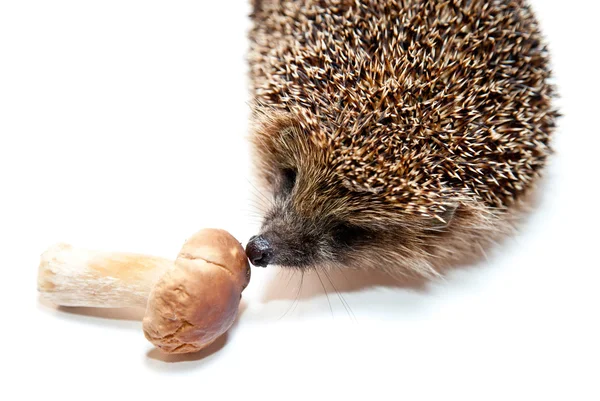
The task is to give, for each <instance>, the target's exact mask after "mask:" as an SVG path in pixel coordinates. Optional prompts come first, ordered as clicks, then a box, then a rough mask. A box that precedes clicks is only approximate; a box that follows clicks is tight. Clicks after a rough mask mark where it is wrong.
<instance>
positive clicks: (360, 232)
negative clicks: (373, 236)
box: [332, 223, 369, 246]
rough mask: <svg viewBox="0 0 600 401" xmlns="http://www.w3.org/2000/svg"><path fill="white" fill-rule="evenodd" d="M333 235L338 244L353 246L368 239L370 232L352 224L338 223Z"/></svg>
mask: <svg viewBox="0 0 600 401" xmlns="http://www.w3.org/2000/svg"><path fill="white" fill-rule="evenodd" d="M332 234H333V239H334V241H335V242H336V243H337V244H339V245H342V246H351V245H353V244H355V243H356V242H357V241H360V240H361V239H365V238H368V236H369V231H368V230H367V229H364V228H362V227H358V226H356V225H353V224H350V223H337V224H336V225H335V226H334V228H333V232H332Z"/></svg>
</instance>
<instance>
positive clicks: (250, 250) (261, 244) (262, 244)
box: [246, 235, 274, 267]
mask: <svg viewBox="0 0 600 401" xmlns="http://www.w3.org/2000/svg"><path fill="white" fill-rule="evenodd" d="M246 255H247V256H248V259H249V260H250V263H252V264H253V265H254V266H260V267H266V266H268V265H269V263H271V261H272V260H273V256H274V250H273V246H272V245H271V243H270V242H269V240H267V238H265V237H264V236H262V235H255V236H253V237H252V238H250V240H249V241H248V244H247V245H246Z"/></svg>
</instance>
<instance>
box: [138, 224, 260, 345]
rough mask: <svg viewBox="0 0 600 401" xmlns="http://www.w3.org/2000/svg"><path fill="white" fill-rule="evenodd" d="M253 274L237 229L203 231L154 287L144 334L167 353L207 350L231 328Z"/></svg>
mask: <svg viewBox="0 0 600 401" xmlns="http://www.w3.org/2000/svg"><path fill="white" fill-rule="evenodd" d="M249 280H250V265H249V263H248V259H247V258H246V254H245V252H244V249H243V247H242V245H241V244H240V243H239V242H238V241H237V240H236V239H235V238H234V237H233V236H231V234H229V233H228V232H226V231H224V230H220V229H204V230H201V231H199V232H197V233H196V234H195V235H194V236H192V237H191V238H190V239H188V241H187V242H186V243H185V244H184V245H183V248H182V249H181V252H179V256H178V257H177V259H176V261H175V266H174V268H173V269H172V270H169V271H168V272H167V273H165V274H164V275H163V277H161V279H160V280H159V281H158V282H157V283H156V285H155V287H154V289H153V290H152V292H151V293H150V297H149V299H148V305H147V307H146V316H145V317H144V321H143V327H144V335H145V336H146V338H147V339H148V340H149V341H150V342H152V343H153V344H154V345H156V346H157V347H158V348H160V349H161V350H163V351H165V352H167V353H187V352H195V351H199V350H201V349H202V348H204V347H206V346H208V345H209V344H211V343H212V342H213V341H215V340H216V339H217V338H218V337H220V336H221V335H222V334H224V333H225V332H226V331H227V330H229V328H230V327H231V325H232V324H233V322H234V321H235V318H236V316H237V311H238V307H239V303H240V299H241V294H242V291H243V290H244V289H245V288H246V286H247V285H248V282H249Z"/></svg>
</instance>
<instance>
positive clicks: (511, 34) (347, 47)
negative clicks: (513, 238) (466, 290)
mask: <svg viewBox="0 0 600 401" xmlns="http://www.w3.org/2000/svg"><path fill="white" fill-rule="evenodd" d="M253 4H254V12H253V14H252V18H253V21H254V26H253V28H252V30H251V32H250V39H251V49H250V63H251V67H250V71H251V78H252V95H253V99H254V103H253V109H254V116H253V123H254V125H253V128H252V142H253V145H254V150H255V159H256V162H257V171H258V172H259V178H261V179H262V181H263V183H264V184H265V185H266V188H269V190H270V192H271V193H274V195H277V191H278V190H277V188H278V185H279V184H278V182H280V181H281V176H282V171H285V170H286V169H293V170H294V171H296V172H297V180H296V184H295V186H294V188H293V191H292V192H291V193H290V194H289V196H288V197H287V198H285V199H283V200H280V201H279V202H277V201H275V207H274V208H273V210H271V211H270V213H268V214H267V216H266V219H265V224H264V226H263V229H262V231H263V232H267V231H268V232H270V233H271V236H272V237H276V238H274V239H273V241H276V242H277V243H278V246H279V247H281V248H282V249H283V248H286V247H287V248H289V247H291V245H290V244H291V243H303V244H305V245H306V246H313V247H316V248H317V249H319V252H320V254H315V255H312V254H311V255H309V256H310V257H309V256H307V255H306V254H305V253H302V252H301V250H296V252H297V254H298V255H299V256H298V258H300V257H305V258H307V260H309V261H311V262H307V263H305V265H308V266H310V265H313V262H312V261H314V264H318V265H323V266H330V265H337V266H339V265H344V266H351V267H366V268H369V267H372V268H380V269H381V268H383V269H386V270H390V271H394V272H399V273H402V274H407V275H411V274H417V275H426V276H430V275H436V274H437V273H438V272H439V271H440V270H441V269H442V268H443V267H445V266H448V265H451V264H454V263H458V262H459V261H461V260H463V259H465V258H469V257H472V256H477V255H481V254H482V253H485V249H486V248H488V247H489V246H490V245H491V244H493V243H494V242H495V241H497V240H498V239H500V238H501V237H503V236H504V235H506V234H509V233H510V231H511V228H512V226H513V224H514V223H515V222H516V221H518V220H519V219H520V216H521V215H522V212H523V207H524V206H523V205H526V200H527V196H528V195H529V194H530V192H531V191H532V190H533V188H534V187H535V184H536V182H537V181H538V179H539V178H540V177H541V173H542V171H543V168H544V167H545V165H546V163H547V158H548V156H549V155H550V154H551V147H550V139H551V134H552V132H553V129H554V126H555V119H556V117H557V116H558V113H557V112H556V111H555V110H554V109H553V108H552V98H553V96H554V88H553V87H552V85H551V84H550V82H549V80H550V78H551V74H550V69H549V58H548V54H547V51H546V49H545V47H544V44H543V39H542V36H541V34H540V32H539V30H538V25H537V22H536V20H535V17H534V16H533V14H532V11H531V10H530V8H529V7H528V6H527V5H526V4H525V2H524V1H518V0H497V1H491V0H487V1H483V0H471V1H469V0H462V1H461V0H454V1H424V0H404V1H393V0H379V1H377V0H370V1H369V0H362V1H345V0H320V1H318V0H300V1H289V0H288V1H285V0H261V1H258V0H255V1H254V2H253ZM340 221H342V222H344V224H345V226H350V227H359V228H361V230H362V229H364V230H365V233H366V234H365V235H364V238H366V239H370V241H367V240H362V241H361V240H355V241H353V242H352V244H351V246H349V247H347V248H345V249H339V247H336V246H334V245H332V240H330V239H328V237H329V236H330V232H331V230H334V229H335V227H337V225H339V222H340ZM361 232H362V231H361ZM298 233H300V234H298ZM301 254H302V256H300V255H301ZM290 255H293V253H290ZM291 258H292V256H289V257H288V258H287V259H285V260H284V261H283V263H282V264H290V263H286V262H290V260H291Z"/></svg>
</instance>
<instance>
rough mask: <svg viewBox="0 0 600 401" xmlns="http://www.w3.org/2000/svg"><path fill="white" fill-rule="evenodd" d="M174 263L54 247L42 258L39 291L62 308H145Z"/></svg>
mask: <svg viewBox="0 0 600 401" xmlns="http://www.w3.org/2000/svg"><path fill="white" fill-rule="evenodd" d="M173 266H174V261H172V260H168V259H164V258H159V257H153V256H146V255H140V254H134V253H123V252H121V253H119V252H101V251H93V250H87V249H78V248H74V247H72V246H70V245H67V244H57V245H54V246H52V247H51V248H49V249H48V250H47V251H46V252H44V253H43V254H42V256H41V263H40V266H39V270H38V291H39V292H40V295H41V297H42V298H44V299H46V300H48V301H50V302H52V303H54V304H56V305H61V306H84V307H97V308H125V307H142V308H145V307H146V303H147V300H148V296H149V294H150V291H151V290H152V288H153V287H154V284H155V283H156V282H157V281H158V279H159V278H160V277H161V276H162V275H163V274H164V273H165V272H166V271H167V270H169V269H171V268H172V267H173Z"/></svg>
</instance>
